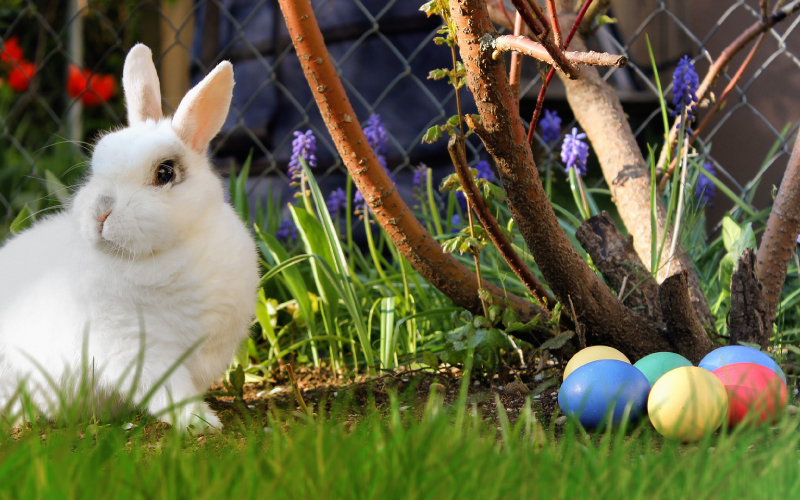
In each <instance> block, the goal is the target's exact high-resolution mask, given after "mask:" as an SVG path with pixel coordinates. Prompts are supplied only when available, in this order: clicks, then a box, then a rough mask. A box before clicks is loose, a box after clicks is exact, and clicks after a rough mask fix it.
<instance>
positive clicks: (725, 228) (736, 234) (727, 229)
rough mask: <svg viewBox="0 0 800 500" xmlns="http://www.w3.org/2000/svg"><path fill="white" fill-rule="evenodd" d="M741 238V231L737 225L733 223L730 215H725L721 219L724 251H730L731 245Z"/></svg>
mask: <svg viewBox="0 0 800 500" xmlns="http://www.w3.org/2000/svg"><path fill="white" fill-rule="evenodd" d="M741 236H742V229H741V228H740V227H739V224H737V223H736V221H734V220H733V219H732V218H731V217H730V215H726V216H725V217H724V218H723V219H722V242H723V244H724V245H725V250H727V251H729V252H730V251H731V249H732V248H733V244H734V243H736V241H737V240H738V239H739V238H740V237H741Z"/></svg>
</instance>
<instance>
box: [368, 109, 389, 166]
mask: <svg viewBox="0 0 800 500" xmlns="http://www.w3.org/2000/svg"><path fill="white" fill-rule="evenodd" d="M364 135H366V136H367V142H368V143H369V145H370V147H371V148H372V150H373V151H375V155H376V156H377V157H378V162H380V164H381V166H382V167H383V168H386V144H387V143H388V142H389V136H388V135H387V134H386V126H385V125H384V124H383V122H381V117H380V115H375V114H373V115H370V116H369V118H368V119H367V126H366V127H364Z"/></svg>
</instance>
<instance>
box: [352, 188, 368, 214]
mask: <svg viewBox="0 0 800 500" xmlns="http://www.w3.org/2000/svg"><path fill="white" fill-rule="evenodd" d="M366 208H367V202H366V200H365V199H364V195H363V194H361V191H356V194H355V195H353V210H354V212H355V213H356V214H360V213H363V212H364V210H365V209H366Z"/></svg>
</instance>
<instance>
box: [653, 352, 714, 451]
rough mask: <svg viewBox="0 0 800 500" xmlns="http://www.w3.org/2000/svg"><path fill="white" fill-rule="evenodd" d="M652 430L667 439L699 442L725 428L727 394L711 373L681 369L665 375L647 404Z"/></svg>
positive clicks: (689, 367)
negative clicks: (722, 427) (654, 429)
mask: <svg viewBox="0 0 800 500" xmlns="http://www.w3.org/2000/svg"><path fill="white" fill-rule="evenodd" d="M647 410H648V412H649V413H650V422H651V423H652V424H653V427H655V428H656V430H657V431H658V432H659V433H661V435H663V436H664V437H666V438H669V439H675V440H678V441H684V442H687V441H698V440H700V439H702V438H703V436H705V435H706V434H709V433H711V432H714V431H715V430H717V428H718V427H719V426H720V425H722V422H723V420H725V415H726V414H727V411H728V393H727V392H726V391H725V386H724V385H722V382H721V381H720V380H719V379H718V378H717V377H716V376H715V375H714V374H713V373H711V372H710V371H708V370H705V369H703V368H698V367H695V366H682V367H680V368H675V369H674V370H671V371H669V372H667V373H665V374H664V375H663V376H662V377H661V378H660V379H658V381H657V382H656V383H655V385H653V388H652V389H651V390H650V397H649V398H648V400H647Z"/></svg>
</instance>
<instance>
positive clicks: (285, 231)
mask: <svg viewBox="0 0 800 500" xmlns="http://www.w3.org/2000/svg"><path fill="white" fill-rule="evenodd" d="M275 236H276V237H277V238H278V240H280V241H284V242H287V243H288V242H289V241H292V242H294V241H297V227H295V225H294V222H292V219H291V218H290V217H287V218H285V219H283V221H282V222H281V225H280V226H279V227H278V231H277V232H276V233H275Z"/></svg>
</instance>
